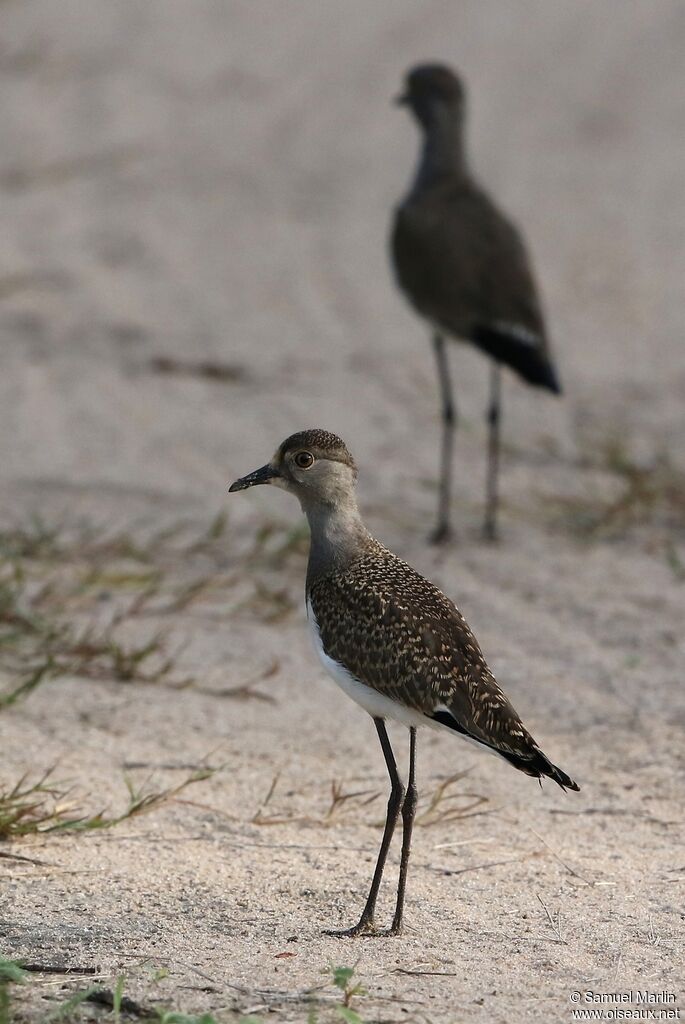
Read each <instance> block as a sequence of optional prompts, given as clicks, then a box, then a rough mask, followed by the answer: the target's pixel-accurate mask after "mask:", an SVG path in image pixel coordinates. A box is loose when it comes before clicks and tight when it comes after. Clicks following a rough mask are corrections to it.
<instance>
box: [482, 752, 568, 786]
mask: <svg viewBox="0 0 685 1024" xmlns="http://www.w3.org/2000/svg"><path fill="white" fill-rule="evenodd" d="M497 753H498V754H501V756H502V757H504V758H506V760H507V761H509V763H510V764H512V765H513V766H514V768H518V769H519V771H521V772H525V773H526V775H532V776H533V778H534V779H541V778H543V777H544V778H547V779H552V780H553V781H554V782H556V784H557V786H561V788H562V789H564V790H565V789H572V790H574V791H575V792H576V793H577V792H578V791H579V790H580V786H579V785H578V783H577V782H574V781H573V779H572V778H571V776H570V775H567V774H566V772H565V771H562V769H561V768H557V766H556V765H555V764H552V762H551V761H550V759H549V758H548V757H547V756H546V755H545V754H543V753H542V751H541V750H540V749H539V748H538V747H533V748H532V750H531V755H532V756H530V757H528V756H526V757H523V756H521V755H520V754H514V753H509V751H504V750H498V751H497Z"/></svg>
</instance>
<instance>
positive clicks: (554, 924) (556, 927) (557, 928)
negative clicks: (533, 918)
mask: <svg viewBox="0 0 685 1024" xmlns="http://www.w3.org/2000/svg"><path fill="white" fill-rule="evenodd" d="M535 896H536V898H537V900H538V902H539V904H540V906H541V907H542V909H543V910H544V912H545V914H546V915H547V920H548V921H549V924H550V927H551V929H552V931H553V932H554V934H555V935H556V937H557V938H558V939H559V942H561V943H562V944H563V945H564V946H565V945H566V942H565V941H564V939H563V938H562V937H561V917H560V912H559V911H557V919H556V921H555V920H554V918H553V917H552V915H551V914H550V912H549V910H548V909H547V905H546V904H545V903H543V900H542V897H541V896H540V894H539V893H537V892H536V893H535Z"/></svg>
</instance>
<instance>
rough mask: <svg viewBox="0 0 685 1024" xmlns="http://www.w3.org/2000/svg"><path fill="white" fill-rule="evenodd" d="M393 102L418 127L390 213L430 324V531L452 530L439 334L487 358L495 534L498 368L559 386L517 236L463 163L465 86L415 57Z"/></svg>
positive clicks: (450, 406)
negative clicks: (409, 171) (434, 513)
mask: <svg viewBox="0 0 685 1024" xmlns="http://www.w3.org/2000/svg"><path fill="white" fill-rule="evenodd" d="M398 102H399V103H402V104H406V105H407V106H408V107H409V108H410V109H411V111H412V113H413V114H414V116H415V118H416V120H417V121H418V123H419V125H420V127H421V130H422V132H423V142H422V148H421V155H420V158H419V163H418V169H417V171H416V174H415V177H414V180H413V183H412V185H411V187H410V189H409V192H408V194H407V196H406V197H405V199H404V200H403V201H402V202H401V203H400V205H399V207H398V208H397V210H396V212H395V220H394V226H393V232H392V256H393V263H394V268H395V274H396V277H397V281H398V283H399V286H400V288H401V289H402V291H403V292H404V293H405V295H406V297H407V298H408V299H409V302H410V303H411V304H412V306H414V308H415V309H416V310H417V312H418V313H420V314H421V316H423V317H424V318H425V319H426V320H427V321H428V323H429V324H430V326H431V328H432V331H433V347H434V349H435V356H436V360H437V367H438V379H439V383H440V394H441V402H442V419H443V428H442V431H443V432H442V453H441V473H440V496H439V503H438V520H437V525H436V528H435V531H434V532H433V534H432V535H431V539H432V540H434V541H436V542H440V541H443V540H445V539H446V538H447V537H448V536H449V533H450V494H451V482H452V444H453V436H454V429H455V427H456V423H457V412H456V406H455V403H454V400H453V397H452V385H451V381H450V374H449V367H448V359H447V351H446V348H445V336H446V335H448V336H449V337H451V338H454V339H458V340H461V341H466V342H470V343H471V344H472V345H475V346H476V347H477V348H479V349H481V350H482V351H483V352H485V353H486V355H488V356H490V358H491V359H492V367H491V381H490V403H489V407H488V413H487V418H488V424H489V427H488V433H489V437H488V473H487V492H486V510H485V523H484V531H485V535H486V537H488V538H489V539H491V540H494V539H495V537H496V533H497V477H498V469H499V447H500V367H501V365H502V363H504V364H506V365H507V366H509V367H511V368H512V369H513V370H514V371H515V372H516V373H517V374H519V376H520V377H522V378H523V379H524V380H525V381H527V382H528V383H529V384H533V385H534V386H536V387H540V388H546V389H547V390H548V391H552V392H554V393H555V394H560V393H561V387H560V385H559V378H558V376H557V372H556V369H555V367H554V364H553V362H552V358H551V355H550V351H549V344H548V340H547V333H546V330H545V323H544V319H543V315H542V311H541V308H540V302H539V299H538V294H537V290H536V287H535V281H534V279H533V274H532V271H531V267H530V261H529V259H528V255H527V252H526V248H525V245H524V242H523V239H522V237H521V235H520V233H519V232H518V230H517V229H516V227H515V226H514V225H513V224H512V223H511V221H510V220H508V219H507V218H506V217H505V216H504V215H503V214H502V213H501V212H500V211H499V210H498V208H497V207H496V206H495V204H494V203H493V201H492V200H491V199H490V197H489V196H488V195H487V194H486V193H485V192H484V191H483V190H482V188H480V186H479V185H478V183H477V182H476V181H475V180H474V179H473V177H472V176H471V173H470V171H469V166H468V163H467V160H466V152H465V144H464V88H463V86H462V83H461V81H460V80H459V78H458V77H457V76H456V75H455V74H454V72H453V71H450V69H449V68H447V67H443V66H442V65H440V64H422V65H419V66H418V67H415V68H414V69H413V70H411V71H410V72H409V73H408V74H407V76H406V82H405V91H404V92H403V94H402V95H401V96H400V97H399V98H398Z"/></svg>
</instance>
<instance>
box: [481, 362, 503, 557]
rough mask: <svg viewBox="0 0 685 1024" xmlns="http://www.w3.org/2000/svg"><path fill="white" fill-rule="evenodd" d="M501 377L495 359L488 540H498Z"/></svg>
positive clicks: (490, 413) (489, 415) (490, 412)
mask: <svg viewBox="0 0 685 1024" xmlns="http://www.w3.org/2000/svg"><path fill="white" fill-rule="evenodd" d="M501 377H502V367H501V366H500V364H499V363H498V362H495V361H493V363H492V365H491V367H490V405H489V406H488V412H487V420H488V476H487V483H486V494H485V522H484V523H483V533H484V535H485V539H486V540H497V505H498V501H499V494H498V482H499V451H500V423H501V419H502V405H501V385H502V381H501Z"/></svg>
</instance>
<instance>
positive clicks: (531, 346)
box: [476, 324, 561, 395]
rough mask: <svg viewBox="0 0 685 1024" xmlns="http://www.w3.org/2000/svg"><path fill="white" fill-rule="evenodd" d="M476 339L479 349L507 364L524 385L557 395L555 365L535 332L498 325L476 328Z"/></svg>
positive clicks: (558, 385)
mask: <svg viewBox="0 0 685 1024" xmlns="http://www.w3.org/2000/svg"><path fill="white" fill-rule="evenodd" d="M476 340H477V343H478V346H479V348H481V349H482V350H483V351H484V352H487V354H488V355H489V356H492V358H493V359H496V360H497V362H499V363H504V364H505V365H506V366H509V367H511V369H512V370H514V371H515V372H516V373H518V375H519V376H520V377H523V379H524V380H525V381H527V382H528V384H532V385H533V386H534V387H538V388H546V389H547V391H551V392H553V393H554V394H555V395H560V394H561V384H560V382H559V377H558V375H557V371H556V368H555V366H554V364H553V363H552V360H551V359H550V357H549V355H548V353H547V352H546V351H545V348H544V346H543V344H542V343H541V340H540V338H539V337H537V335H535V334H533V333H532V332H529V331H527V330H526V329H525V328H522V327H518V326H516V325H514V324H512V325H509V324H502V325H497V327H487V328H482V329H479V330H478V331H477V332H476Z"/></svg>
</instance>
